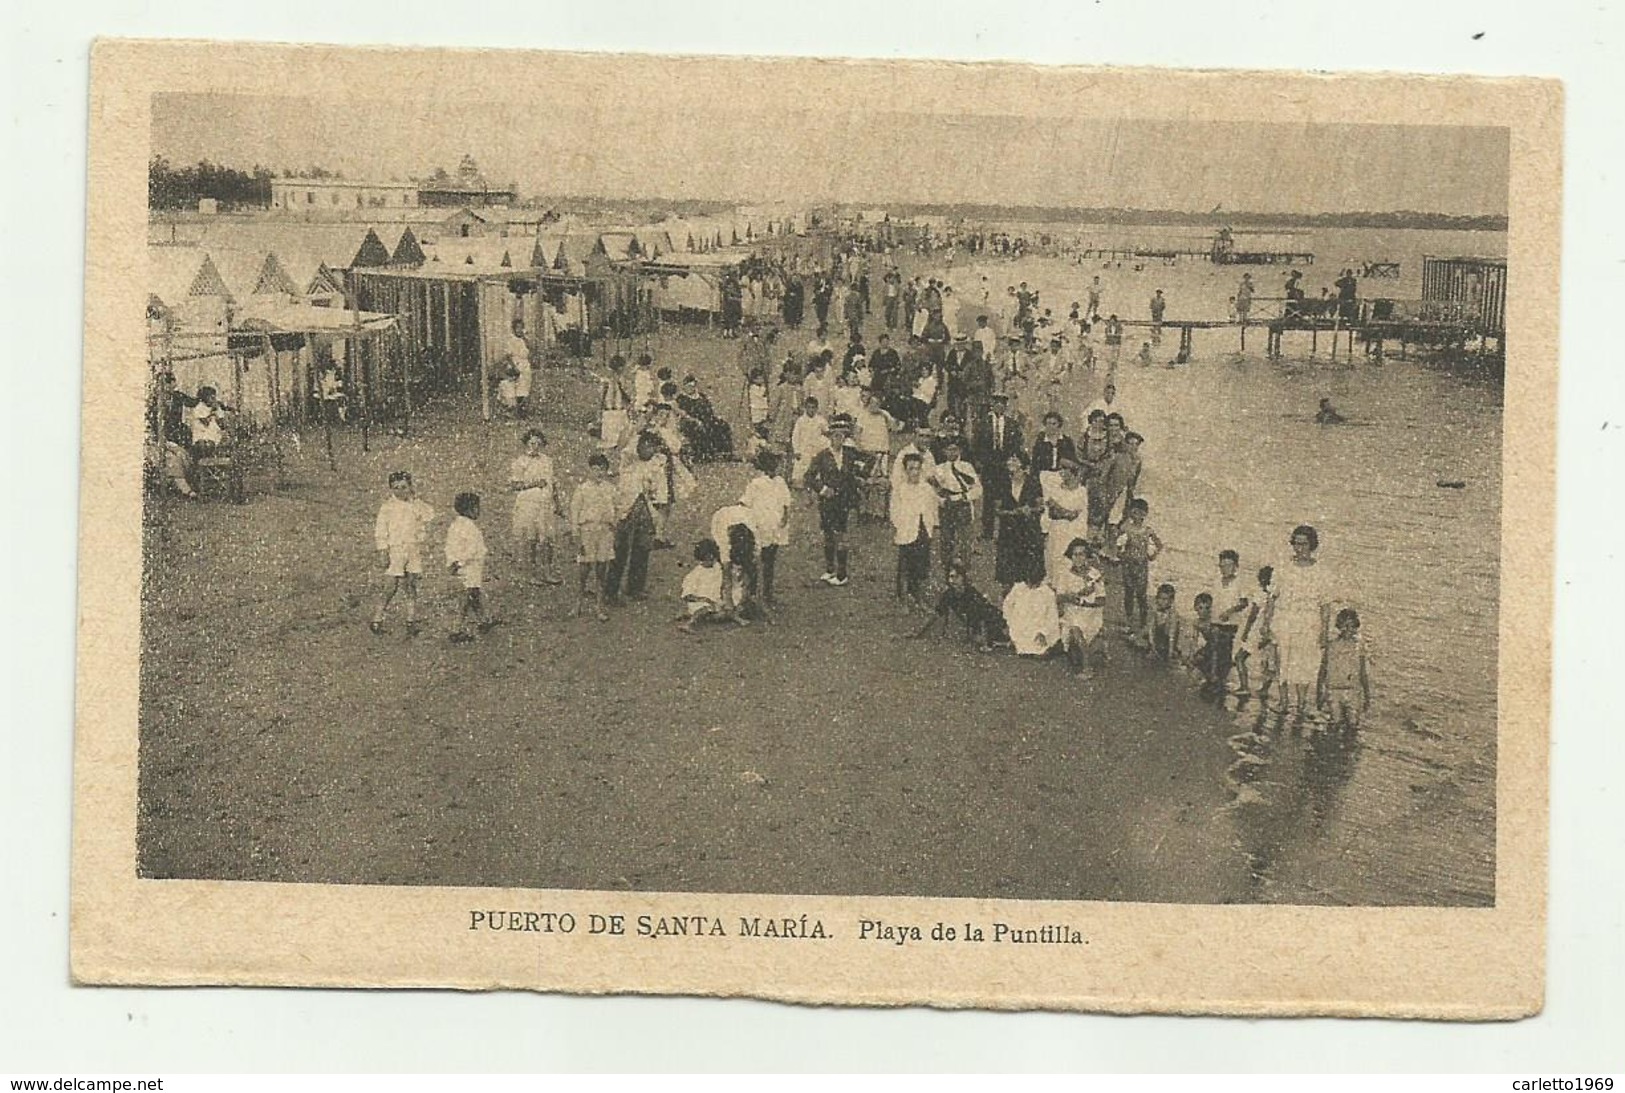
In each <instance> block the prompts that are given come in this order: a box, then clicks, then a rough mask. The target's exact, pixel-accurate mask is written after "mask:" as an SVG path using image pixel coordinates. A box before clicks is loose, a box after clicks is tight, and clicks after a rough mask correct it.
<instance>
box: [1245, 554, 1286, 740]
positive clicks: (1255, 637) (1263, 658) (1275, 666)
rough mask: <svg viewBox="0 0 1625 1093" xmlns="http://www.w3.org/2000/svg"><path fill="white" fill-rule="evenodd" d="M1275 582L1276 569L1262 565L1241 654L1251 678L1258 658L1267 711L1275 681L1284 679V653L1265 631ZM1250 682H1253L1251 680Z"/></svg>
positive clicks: (1260, 689)
mask: <svg viewBox="0 0 1625 1093" xmlns="http://www.w3.org/2000/svg"><path fill="white" fill-rule="evenodd" d="M1274 583H1275V567H1274V566H1269V565H1267V566H1262V567H1260V569H1259V570H1258V596H1257V598H1256V599H1255V600H1254V602H1253V610H1252V613H1251V615H1250V616H1249V617H1248V620H1247V630H1246V636H1245V638H1244V639H1243V641H1242V652H1243V653H1245V654H1246V657H1245V660H1244V662H1243V663H1244V665H1245V668H1244V671H1246V672H1247V674H1248V675H1249V676H1250V675H1251V672H1252V668H1253V664H1252V662H1253V660H1254V658H1255V655H1256V659H1257V672H1258V677H1259V678H1258V701H1259V702H1261V703H1262V704H1263V706H1264V708H1265V709H1268V708H1269V704H1270V692H1271V691H1272V690H1274V688H1275V684H1276V681H1277V680H1278V679H1280V676H1281V653H1280V650H1279V649H1278V648H1276V645H1275V642H1273V641H1271V640H1270V638H1269V635H1268V634H1267V633H1266V632H1265V630H1264V623H1263V618H1264V612H1265V611H1266V610H1267V609H1268V608H1269V606H1270V601H1271V600H1272V599H1274V598H1275V593H1274V591H1273V585H1274ZM1249 682H1250V680H1249ZM1281 705H1282V707H1283V708H1284V707H1285V705H1286V687H1285V686H1284V685H1283V686H1282V687H1281Z"/></svg>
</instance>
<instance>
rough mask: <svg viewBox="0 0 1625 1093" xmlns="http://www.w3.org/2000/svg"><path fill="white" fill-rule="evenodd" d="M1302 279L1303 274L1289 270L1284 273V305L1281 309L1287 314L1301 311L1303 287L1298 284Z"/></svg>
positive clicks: (1290, 314) (1295, 313)
mask: <svg viewBox="0 0 1625 1093" xmlns="http://www.w3.org/2000/svg"><path fill="white" fill-rule="evenodd" d="M1302 280H1303V274H1301V273H1299V272H1298V271H1297V270H1291V271H1289V272H1288V273H1287V275H1286V307H1285V308H1284V309H1283V311H1284V314H1285V315H1287V316H1289V317H1290V316H1294V315H1298V314H1301V313H1302V311H1303V288H1302V287H1301V286H1300V285H1299V284H1298V282H1299V281H1302Z"/></svg>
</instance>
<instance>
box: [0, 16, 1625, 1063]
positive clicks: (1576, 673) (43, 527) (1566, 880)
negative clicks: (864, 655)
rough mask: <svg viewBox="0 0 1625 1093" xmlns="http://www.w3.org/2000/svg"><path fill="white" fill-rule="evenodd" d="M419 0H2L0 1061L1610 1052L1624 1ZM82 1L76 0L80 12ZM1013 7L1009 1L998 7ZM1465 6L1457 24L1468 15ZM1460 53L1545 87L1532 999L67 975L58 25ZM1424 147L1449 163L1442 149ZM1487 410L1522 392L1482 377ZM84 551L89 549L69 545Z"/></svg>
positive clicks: (1128, 52)
mask: <svg viewBox="0 0 1625 1093" xmlns="http://www.w3.org/2000/svg"><path fill="white" fill-rule="evenodd" d="M998 7H999V8H1008V11H1003V10H995V5H993V4H991V3H981V4H956V3H937V4H932V5H929V6H924V5H922V6H912V5H904V4H902V3H892V4H880V3H875V2H873V0H867V2H846V0H842V2H832V0H824V2H814V3H811V4H796V5H785V6H782V7H781V6H780V5H770V4H766V3H760V4H756V5H750V6H746V5H739V6H730V5H725V4H720V3H695V2H693V0H689V2H686V3H683V4H680V5H673V6H672V7H670V8H665V7H656V6H655V5H652V4H651V5H646V6H645V5H633V4H619V3H609V2H606V0H594V2H592V3H582V2H576V3H567V4H544V3H535V2H531V3H526V4H524V5H522V6H521V5H514V6H512V7H509V6H506V5H491V6H490V7H485V6H474V5H464V6H455V5H452V6H448V5H445V4H443V3H428V2H419V0H390V2H388V3H383V2H374V0H347V2H343V3H334V2H328V3H306V2H292V0H273V2H271V3H264V4H241V3H239V4H231V5H223V4H220V3H218V0H216V2H214V3H210V2H206V0H203V2H199V0H189V2H184V3H183V2H177V0H170V2H167V3H163V4H157V3H138V2H134V0H129V2H123V3H118V2H111V0H102V2H98V3H86V4H82V5H79V6H78V7H77V8H76V9H73V10H70V9H69V7H68V6H67V5H65V4H19V5H17V6H16V7H15V8H14V9H11V10H10V11H9V17H8V19H7V20H6V23H7V26H8V33H7V35H6V48H7V51H8V53H9V54H10V56H9V57H8V61H7V66H6V67H7V69H8V71H7V75H6V88H5V93H6V95H7V101H6V104H5V106H6V109H5V110H4V112H3V118H4V121H5V123H6V130H7V136H6V140H7V151H8V155H7V157H6V162H5V164H4V166H3V167H0V177H3V180H4V181H3V182H0V185H3V186H4V188H5V196H6V201H5V206H4V208H5V210H6V215H4V216H3V217H0V247H3V251H0V253H3V254H4V255H5V259H6V260H5V269H6V279H7V286H6V289H7V291H6V292H5V293H4V294H3V299H4V300H5V304H6V307H7V309H8V311H10V315H9V319H10V322H8V324H7V326H6V330H7V332H8V334H9V337H8V339H7V345H6V351H5V353H4V355H3V357H0V360H3V361H4V364H3V366H0V367H4V369H5V372H6V377H7V380H8V381H9V382H8V383H7V384H6V386H5V388H4V391H5V393H4V394H3V395H0V402H3V403H4V413H5V428H4V429H3V430H0V445H3V455H4V466H5V468H6V470H5V471H4V473H3V474H0V490H3V493H0V512H4V513H5V520H6V523H7V529H6V533H5V534H4V535H3V536H0V543H3V544H4V545H3V548H0V549H3V551H4V553H3V558H4V562H5V573H6V576H7V580H6V582H5V587H6V588H7V595H6V597H5V601H6V609H5V613H4V616H3V618H4V620H5V623H6V626H5V628H4V632H3V633H0V643H3V645H4V653H3V655H0V664H3V665H4V672H5V679H6V684H5V690H4V692H3V698H0V703H3V704H0V722H3V725H4V728H3V729H0V832H3V833H4V836H3V838H4V845H5V852H4V854H3V855H0V921H3V923H4V930H3V931H0V1074H4V1073H8V1072H10V1073H18V1074H21V1073H40V1074H43V1073H46V1072H50V1073H52V1074H63V1073H73V1072H78V1073H88V1072H109V1071H124V1072H127V1073H130V1072H135V1071H145V1072H151V1073H161V1072H164V1071H169V1072H175V1071H236V1070H278V1069H288V1070H397V1069H399V1070H547V1069H604V1068H616V1069H623V1068H631V1069H696V1068H703V1069H727V1070H736V1069H876V1068H879V1069H933V1070H934V1069H955V1070H958V1069H974V1070H1004V1069H1044V1070H1054V1069H1083V1070H1106V1071H1112V1070H1115V1071H1125V1070H1127V1071H1132V1070H1155V1069H1177V1070H1249V1069H1263V1070H1316V1069H1331V1070H1355V1069H1373V1068H1380V1069H1394V1070H1473V1071H1479V1070H1485V1071H1519V1072H1525V1073H1534V1072H1537V1071H1543V1070H1544V1071H1553V1070H1563V1071H1567V1072H1569V1073H1575V1072H1580V1073H1584V1072H1587V1071H1590V1072H1593V1073H1594V1072H1596V1071H1597V1070H1599V1069H1613V1070H1619V1069H1621V1067H1622V1065H1625V1057H1622V1056H1625V1052H1622V1051H1621V1049H1620V1048H1618V1047H1616V1046H1613V1044H1612V1043H1605V1040H1611V1039H1613V1038H1612V1037H1608V1036H1607V1034H1606V1032H1605V1030H1606V1028H1608V1027H1614V1022H1615V1021H1617V1020H1618V1017H1619V1014H1620V1012H1621V1006H1620V990H1621V988H1620V984H1621V976H1620V973H1621V970H1622V969H1625V910H1622V909H1625V879H1622V878H1625V873H1622V870H1621V860H1620V859H1621V849H1622V841H1625V840H1622V832H1625V818H1622V815H1621V807H1620V802H1621V800H1622V798H1625V779H1622V777H1621V775H1622V769H1621V761H1620V757H1621V751H1622V748H1621V744H1620V739H1621V735H1622V734H1625V717H1622V715H1621V710H1620V706H1619V701H1618V699H1619V695H1620V688H1619V685H1618V682H1617V681H1618V675H1619V673H1618V665H1617V663H1616V662H1615V660H1614V658H1613V655H1612V654H1613V652H1614V651H1615V650H1616V646H1615V644H1614V643H1615V642H1616V641H1617V638H1618V633H1619V630H1618V625H1617V623H1618V620H1620V619H1621V618H1625V604H1622V602H1621V594H1620V588H1621V586H1622V583H1625V582H1622V581H1621V579H1620V573H1621V571H1620V565H1619V538H1618V537H1619V531H1620V528H1621V521H1620V519H1619V515H1618V512H1619V506H1618V497H1619V491H1618V488H1617V481H1616V479H1617V472H1618V470H1619V469H1620V468H1622V467H1625V441H1622V437H1625V400H1622V398H1621V394H1622V386H1625V385H1622V382H1621V375H1622V372H1625V353H1622V352H1621V350H1620V344H1619V338H1618V336H1617V332H1616V330H1615V329H1613V328H1611V327H1610V326H1609V325H1608V324H1609V323H1610V322H1611V321H1618V319H1619V318H1620V314H1619V312H1620V302H1621V300H1622V299H1625V233H1622V231H1621V228H1620V223H1621V205H1622V204H1625V186H1622V185H1621V181H1622V179H1625V155H1622V151H1625V127H1622V125H1621V118H1620V114H1621V109H1622V107H1625V78H1622V70H1625V11H1622V9H1625V6H1621V5H1614V4H1611V3H1604V4H1580V3H1552V2H1545V3H1540V4H1527V3H1520V4H1489V3H1477V4H1467V3H1452V4H1448V5H1447V4H1426V5H1424V4H1421V3H1417V2H1414V0H1413V2H1408V3H1389V2H1375V0H1367V2H1365V3H1362V4H1340V5H1320V4H1314V3H1308V2H1304V3H1299V4H1291V5H1288V4H1251V5H1246V6H1245V7H1243V6H1241V5H1237V6H1236V7H1235V8H1233V9H1232V8H1231V7H1230V6H1229V5H1224V6H1219V5H1206V4H1202V3H1200V2H1197V0H1193V2H1174V0H1158V2H1155V3H1149V4H1133V3H1125V2H1122V0H1095V2H1093V3H1080V4H1076V5H1072V4H1064V3H1059V2H1033V0H1029V2H1026V3H1021V4H1019V5H998ZM81 9H82V10H81ZM1010 12H1014V13H1015V14H1011V13H1010ZM1480 32H1482V35H1483V36H1482V38H1477V39H1475V38H1474V37H1473V35H1475V34H1478V33H1480ZM98 34H102V35H119V36H150V37H160V36H161V37H230V38H241V39H266V40H281V41H312V40H320V41H330V42H357V43H378V44H413V45H447V46H485V45H489V46H507V47H547V48H564V49H625V50H659V51H663V52H691V53H744V54H785V53H793V54H808V55H852V56H867V57H954V58H964V59H985V60H993V59H1026V60H1034V61H1040V62H1051V63H1060V62H1070V63H1117V64H1157V65H1178V66H1194V67H1249V68H1313V69H1367V70H1377V69H1380V70H1406V71H1427V72H1476V73H1484V74H1496V75H1499V74H1504V75H1542V76H1555V77H1559V78H1561V79H1563V80H1564V81H1565V83H1566V85H1567V91H1568V141H1567V151H1566V157H1567V161H1566V168H1565V173H1566V176H1567V177H1566V193H1565V199H1564V200H1565V210H1564V213H1565V224H1566V229H1565V237H1564V255H1563V278H1564V282H1563V318H1564V322H1563V327H1564V339H1563V340H1564V345H1563V360H1562V369H1563V379H1562V384H1561V401H1560V407H1559V413H1560V435H1559V443H1558V449H1559V459H1560V468H1561V475H1562V483H1561V487H1560V491H1559V512H1560V516H1559V529H1558V532H1559V538H1558V551H1557V580H1558V600H1557V634H1556V647H1557V657H1558V663H1557V671H1556V676H1555V680H1554V694H1555V699H1554V704H1555V709H1554V731H1553V736H1554V752H1553V765H1552V778H1553V784H1552V873H1553V879H1552V890H1551V891H1552V900H1551V914H1550V929H1551V943H1550V944H1551V948H1550V964H1549V975H1548V982H1549V993H1548V1003H1547V1011H1546V1013H1545V1015H1544V1016H1542V1017H1540V1018H1538V1019H1535V1020H1531V1021H1525V1022H1521V1023H1518V1024H1513V1025H1483V1026H1447V1025H1437V1024H1420V1023H1416V1024H1406V1023H1399V1022H1334V1021H1232V1020H1221V1019H1210V1018H1204V1019H1180V1018H1134V1019H1123V1018H1111V1017H1090V1016H1065V1015H1044V1014H1032V1015H995V1014H975V1013H951V1014H950V1013H933V1012H926V1011H859V1010H841V1009H810V1008H797V1007H790V1006H779V1005H772V1004H767V1003H759V1002H744V1001H705V1000H661V999H634V998H626V999H566V998H554V997H537V996H529V995H453V994H448V993H434V992H424V993H383V992H358V991H357V992H320V991H303V990H302V991H291V990H283V991H270V990H233V991H224V990H180V991H151V990H134V989H131V990H112V989H96V990H91V989H71V988H70V987H69V986H68V984H67V977H68V971H67V968H68V965H67V933H68V931H67V906H68V824H69V811H70V793H69V789H70V747H71V739H70V736H71V725H72V695H73V643H74V611H73V602H74V552H75V535H76V528H75V518H76V516H75V508H76V497H75V494H76V488H75V483H76V477H77V449H78V407H79V352H80V333H79V332H80V328H81V319H82V304H83V299H82V262H83V237H84V225H83V216H84V212H83V209H84V163H85V110H86V81H87V54H88V49H89V43H90V39H91V37H92V36H93V35H98ZM1440 169H1441V170H1448V169H1450V168H1449V167H1448V166H1447V165H1442V164H1441V165H1440ZM1506 412H1507V413H1509V414H1514V413H1517V412H1518V407H1516V406H1508V407H1507V410H1506ZM81 562H82V564H88V565H93V564H95V560H94V559H82V560H81Z"/></svg>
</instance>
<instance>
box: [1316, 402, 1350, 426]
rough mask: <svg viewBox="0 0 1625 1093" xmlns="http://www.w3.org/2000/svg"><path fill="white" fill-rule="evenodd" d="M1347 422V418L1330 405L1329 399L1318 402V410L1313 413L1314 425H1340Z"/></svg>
mask: <svg viewBox="0 0 1625 1093" xmlns="http://www.w3.org/2000/svg"><path fill="white" fill-rule="evenodd" d="M1347 420H1348V418H1346V417H1344V416H1343V415H1342V414H1340V413H1338V412H1337V407H1335V406H1333V405H1332V400H1331V399H1329V398H1323V399H1321V400H1320V409H1319V410H1316V411H1315V424H1316V425H1341V424H1343V423H1344V422H1345V421H1347Z"/></svg>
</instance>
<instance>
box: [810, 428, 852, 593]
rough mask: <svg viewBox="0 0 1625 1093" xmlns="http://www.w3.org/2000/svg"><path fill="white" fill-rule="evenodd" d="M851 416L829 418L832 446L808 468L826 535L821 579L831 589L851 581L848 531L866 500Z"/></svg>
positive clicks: (819, 518) (811, 487) (822, 452)
mask: <svg viewBox="0 0 1625 1093" xmlns="http://www.w3.org/2000/svg"><path fill="white" fill-rule="evenodd" d="M852 425H853V422H852V417H851V415H850V414H836V415H834V416H833V417H831V418H830V419H829V447H828V448H825V449H824V450H823V451H821V452H819V453H818V454H817V455H816V456H814V457H813V461H812V466H810V467H808V468H807V479H806V482H807V488H808V489H809V490H811V491H812V492H813V496H815V497H817V498H818V527H819V530H821V531H822V532H823V533H824V573H823V575H822V576H820V577H819V578H818V579H819V580H820V581H823V582H824V583H825V584H827V585H829V586H831V587H832V588H843V587H845V586H846V583H847V580H848V571H847V548H846V528H847V523H848V522H849V521H850V519H851V516H852V512H853V510H854V509H856V508H857V507H858V505H859V503H860V502H861V501H862V498H863V480H862V478H861V472H860V470H859V462H860V461H859V459H858V456H857V452H855V451H854V450H853V449H852V448H850V447H848V446H847V442H848V441H849V440H850V439H851V437H852Z"/></svg>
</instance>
